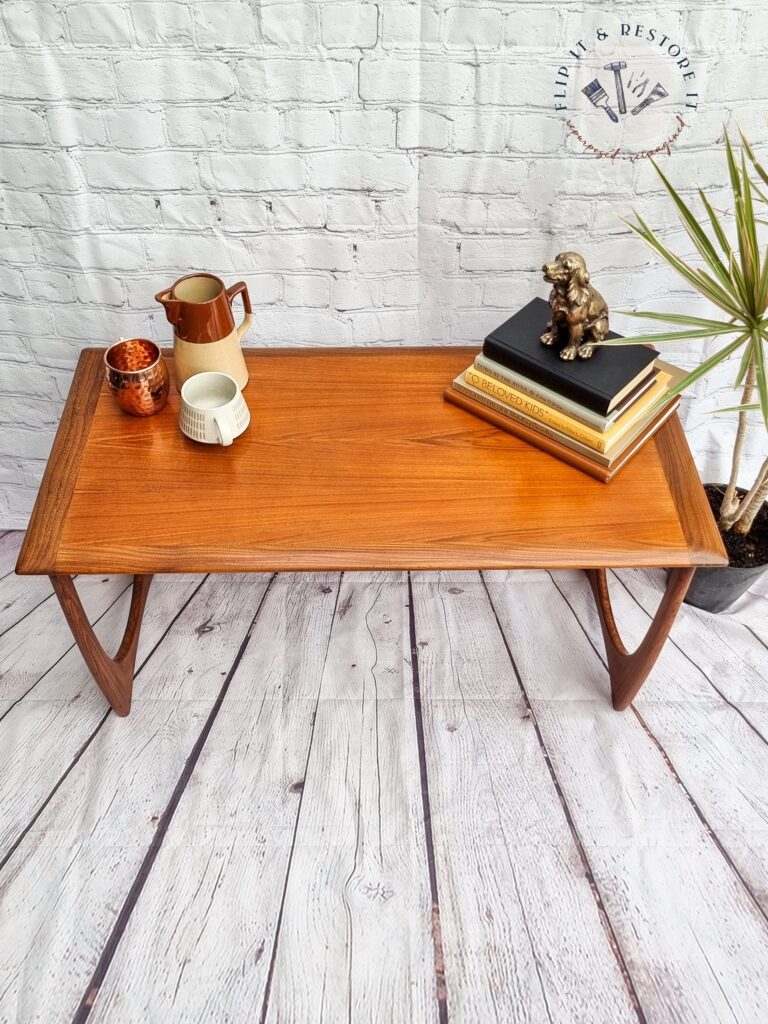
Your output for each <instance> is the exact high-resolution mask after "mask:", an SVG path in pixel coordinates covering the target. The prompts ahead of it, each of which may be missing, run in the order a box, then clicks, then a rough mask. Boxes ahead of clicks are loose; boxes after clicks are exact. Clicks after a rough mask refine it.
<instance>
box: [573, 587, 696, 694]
mask: <svg viewBox="0 0 768 1024" xmlns="http://www.w3.org/2000/svg"><path fill="white" fill-rule="evenodd" d="M693 573H694V570H693V569H672V570H670V573H669V577H668V579H667V587H666V590H665V591H664V596H663V597H662V599H661V604H660V605H659V607H658V609H657V610H656V614H655V615H654V617H653V621H652V622H651V625H650V626H649V627H648V632H647V633H646V634H645V637H644V638H643V640H642V642H641V643H640V645H639V647H638V648H637V649H636V650H634V651H632V652H631V653H630V652H629V651H628V650H627V649H626V647H625V646H624V644H623V643H622V641H621V637H620V636H619V630H618V627H617V626H616V620H615V619H614V617H613V609H612V608H611V597H610V594H609V593H608V580H607V579H606V575H605V569H587V576H588V577H589V582H590V584H591V586H592V593H593V594H594V595H595V603H596V604H597V611H598V613H599V615H600V625H601V626H602V629H603V640H604V641H605V653H606V658H607V661H608V673H609V675H610V677H611V697H612V700H613V706H614V708H615V709H616V710H617V711H623V710H624V709H625V708H628V707H629V705H630V704H631V703H632V700H633V699H634V697H635V695H636V694H637V692H638V690H639V689H640V687H641V686H642V685H643V683H644V682H645V680H646V679H647V678H648V674H649V672H650V671H651V669H652V668H653V666H654V663H655V661H656V659H657V658H658V656H659V654H660V652H661V648H662V647H663V646H664V641H665V640H666V639H667V636H668V635H669V631H670V629H671V628H672V623H673V622H674V621H675V618H676V617H677V612H678V609H679V608H680V605H681V603H682V600H683V598H684V597H685V595H686V592H687V590H688V586H689V584H690V582H691V578H692V576H693Z"/></svg>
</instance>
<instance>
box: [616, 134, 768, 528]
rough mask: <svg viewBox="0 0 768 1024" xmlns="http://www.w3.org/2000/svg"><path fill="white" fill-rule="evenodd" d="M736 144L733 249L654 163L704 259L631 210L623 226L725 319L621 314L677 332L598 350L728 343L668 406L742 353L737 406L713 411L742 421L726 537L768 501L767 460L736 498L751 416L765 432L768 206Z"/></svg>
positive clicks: (711, 218)
mask: <svg viewBox="0 0 768 1024" xmlns="http://www.w3.org/2000/svg"><path fill="white" fill-rule="evenodd" d="M741 140H742V148H741V153H740V156H739V159H738V160H737V158H736V155H735V154H734V151H733V148H732V146H731V143H730V140H729V138H728V135H727V133H726V135H725V154H726V160H727V165H728V174H729V177H730V182H731V190H732V192H733V220H734V223H735V237H736V242H735V246H732V245H731V243H730V241H729V239H728V236H727V234H726V231H725V227H724V224H723V222H721V219H720V218H719V217H718V215H717V213H716V212H715V210H714V209H713V207H712V205H711V203H710V202H709V200H708V199H707V197H706V195H705V193H704V191H703V190H702V189H699V190H698V194H699V197H700V199H701V203H702V207H703V213H704V214H705V216H704V217H702V221H703V223H705V224H706V225H707V229H705V227H704V226H702V223H700V221H699V219H698V218H697V217H696V215H695V214H694V213H693V212H692V210H691V209H690V207H689V206H688V205H687V204H686V203H685V201H684V200H683V199H682V197H681V196H680V195H679V193H678V192H677V191H676V190H675V189H674V188H673V186H672V185H671V184H670V182H669V181H668V180H667V178H666V177H665V175H664V174H663V173H662V171H661V169H660V168H659V166H658V165H657V164H656V163H655V162H654V167H655V168H656V171H657V173H658V175H659V177H660V178H661V180H662V182H663V183H664V187H665V188H666V190H667V192H668V193H669V195H670V197H671V199H672V202H673V203H674V205H675V208H676V210H677V214H678V217H679V218H680V221H681V222H682V224H683V226H684V228H685V230H686V231H687V233H688V235H689V237H690V239H691V241H692V242H693V244H694V246H695V248H696V251H697V252H698V254H699V257H700V258H701V262H702V266H698V267H694V266H692V265H691V264H690V263H689V262H687V261H686V260H685V259H683V258H682V257H680V256H677V255H676V254H675V253H673V252H672V251H671V250H670V249H668V248H667V247H666V246H665V245H664V243H663V242H662V241H661V240H660V239H659V238H658V236H657V235H656V234H655V233H654V232H653V231H652V230H651V228H650V227H649V226H648V225H647V224H646V222H645V221H644V220H643V218H642V217H641V216H640V215H639V214H638V213H637V212H636V211H633V212H634V216H635V221H631V220H625V221H624V223H625V224H627V225H628V226H629V227H630V228H631V229H632V231H634V232H635V234H637V235H639V236H640V238H642V240H643V241H644V242H645V243H646V244H647V245H648V246H650V248H651V249H653V250H654V252H656V253H657V254H658V255H659V256H661V258H662V259H663V260H664V261H665V262H666V263H668V264H669V266H670V267H672V269H673V270H675V271H677V273H678V274H680V276H681V277H683V278H684V279H685V280H686V281H687V282H688V283H689V284H691V285H693V287H694V288H695V289H696V290H697V291H698V292H699V293H700V294H701V295H703V296H705V297H706V298H707V299H709V300H710V302H712V303H713V304H714V305H715V306H717V307H718V308H719V309H720V310H722V312H723V314H724V318H723V319H722V320H709V319H705V318H702V317H696V316H688V315H686V314H683V313H653V312H639V311H629V310H626V311H623V312H626V313H627V314H628V315H629V316H637V317H643V318H645V319H648V320H659V321H662V322H664V323H667V324H670V325H672V327H673V328H674V329H672V330H668V331H666V332H664V333H659V334H645V335H641V336H635V337H633V338H621V339H615V340H614V341H604V342H603V343H602V344H604V345H610V344H635V345H637V344H646V343H649V342H651V343H653V344H657V343H665V342H675V341H686V340H691V341H699V342H701V341H703V340H704V339H706V338H714V337H718V338H722V340H723V341H724V342H725V344H723V346H722V347H721V348H720V349H719V350H718V351H717V352H716V353H715V354H714V355H712V356H709V357H708V358H707V359H705V360H703V361H702V362H701V364H700V365H699V366H698V367H697V368H696V369H695V370H693V371H692V372H691V373H689V374H687V376H685V377H684V378H683V379H682V380H681V381H680V382H679V383H678V384H677V385H676V386H675V387H673V388H672V389H671V390H670V391H669V392H668V394H667V395H666V396H665V399H664V400H663V401H665V402H666V401H669V400H670V399H672V398H674V396H675V395H677V394H679V393H680V392H681V391H684V390H685V389H686V388H687V387H689V386H690V385H691V384H693V383H694V381H697V380H698V379H699V378H700V377H704V376H705V375H706V374H708V373H709V372H710V371H711V370H713V369H714V368H715V367H716V366H718V365H719V364H720V363H722V362H725V360H726V359H730V358H731V357H736V356H737V355H738V354H739V353H740V362H739V364H738V371H737V373H736V378H735V380H734V385H733V386H734V388H735V389H737V390H738V389H739V388H740V389H741V390H742V394H741V401H740V403H739V404H738V405H735V406H733V407H732V408H729V409H722V410H718V411H720V412H734V413H738V418H739V419H738V428H737V431H736V438H735V442H734V447H733V458H732V464H731V474H730V480H729V482H728V486H727V487H726V490H725V494H724V496H723V500H722V503H721V507H720V513H719V525H720V528H721V530H723V531H724V532H726V531H728V530H733V531H734V532H736V533H742V534H746V533H749V530H750V528H751V526H752V524H753V522H754V520H755V517H756V515H757V513H758V512H759V510H760V508H761V506H762V503H763V501H764V500H765V498H766V496H768V458H766V459H764V460H763V463H762V465H761V467H760V469H759V470H758V473H757V477H756V478H755V480H754V483H753V484H752V486H751V487H750V488H749V489H748V490H747V492H746V493H745V494H743V495H741V496H740V495H739V493H738V490H737V480H738V476H739V466H740V462H741V458H742V455H743V452H744V444H745V440H746V435H747V425H748V418H749V417H750V416H753V415H757V416H760V418H761V419H762V421H763V423H762V425H763V426H764V427H765V428H766V430H767V431H768V372H767V371H766V363H767V362H768V340H767V339H768V312H767V310H768V247H767V248H766V249H765V252H764V254H763V257H762V260H761V256H760V246H759V243H758V237H757V224H758V223H759V222H760V220H759V218H758V217H756V215H755V205H756V203H768V195H766V194H765V193H764V192H763V191H762V190H761V188H760V186H758V185H757V184H756V183H755V182H754V181H753V180H752V178H751V175H750V171H752V172H753V173H755V174H756V175H757V176H758V178H759V179H760V181H761V183H762V184H764V185H768V173H767V172H766V171H765V170H764V168H763V167H762V166H761V164H760V163H759V161H758V160H757V158H756V156H755V154H754V152H753V150H752V147H751V146H750V144H749V142H748V141H747V139H746V138H745V137H744V135H743V134H742V136H741ZM762 223H765V222H762ZM766 437H768V434H767V435H766Z"/></svg>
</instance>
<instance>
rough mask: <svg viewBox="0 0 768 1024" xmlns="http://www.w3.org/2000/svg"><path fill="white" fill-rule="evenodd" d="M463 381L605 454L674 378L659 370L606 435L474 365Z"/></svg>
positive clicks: (661, 394)
mask: <svg viewBox="0 0 768 1024" xmlns="http://www.w3.org/2000/svg"><path fill="white" fill-rule="evenodd" d="M464 377H465V379H466V381H467V383H469V384H471V385H472V386H473V387H476V388H478V389H479V390H480V391H484V392H485V393H486V394H487V395H491V396H493V397H494V398H495V399H496V400H497V401H499V402H503V403H504V404H505V405H508V406H510V408H512V409H517V411H518V412H521V413H524V414H525V415H526V416H530V417H531V419H534V420H538V421H539V422H540V423H544V424H546V425H547V426H549V427H554V429H555V430H559V431H561V433H563V434H567V435H568V437H572V438H573V439H574V441H580V442H581V443H582V444H585V445H587V446H588V447H590V448H594V450H595V451H597V452H603V453H605V452H608V451H609V450H610V449H611V448H612V447H613V446H614V445H615V444H617V443H618V442H619V441H620V440H621V438H622V437H623V436H624V434H626V432H627V431H628V430H630V429H631V428H632V427H633V426H634V424H635V423H637V421H638V420H639V419H640V418H641V416H643V415H645V413H646V412H647V411H648V409H650V407H651V406H652V405H653V403H654V402H656V401H658V400H659V399H660V398H661V397H662V396H663V395H664V394H665V392H666V391H667V389H668V388H669V382H670V381H671V380H672V376H671V374H669V373H665V372H664V371H663V370H659V372H658V373H657V374H656V380H655V381H654V382H653V384H652V385H651V386H650V388H648V390H647V391H644V392H643V394H642V395H641V396H640V398H639V399H638V400H637V402H635V403H634V405H631V406H630V407H629V409H627V411H626V412H624V413H622V415H621V416H619V418H618V419H617V420H616V422H615V423H612V424H611V426H610V427H609V428H608V430H606V431H605V432H603V431H600V430H596V429H595V428H594V427H589V426H587V425H586V424H585V423H581V422H580V421H579V420H575V419H574V418H573V417H572V416H568V414H567V413H564V412H561V411H560V410H559V409H554V408H553V407H552V406H551V405H547V403H546V402H542V401H540V400H538V399H536V398H531V396H530V395H527V394H526V393H525V392H524V391H518V389H517V388H514V387H512V386H511V385H509V384H504V383H503V382H502V381H500V380H496V378H495V377H489V376H488V374H487V373H483V372H482V370H478V369H477V368H476V367H475V366H474V365H473V366H470V367H469V369H468V370H467V371H466V372H465V374H464Z"/></svg>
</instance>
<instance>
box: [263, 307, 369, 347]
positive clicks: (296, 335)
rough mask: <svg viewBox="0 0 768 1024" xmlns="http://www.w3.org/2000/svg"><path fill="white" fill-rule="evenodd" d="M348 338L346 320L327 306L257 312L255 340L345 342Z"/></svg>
mask: <svg viewBox="0 0 768 1024" xmlns="http://www.w3.org/2000/svg"><path fill="white" fill-rule="evenodd" d="M349 341H350V336H349V325H348V324H347V322H346V320H344V319H343V318H342V317H340V316H338V315H337V314H336V313H334V312H332V311H330V310H327V309H322V310H321V309H317V310H312V311H311V312H308V311H306V310H300V309H285V308H282V309H280V310H263V311H262V312H261V313H260V314H259V344H266V345H345V344H348V343H349Z"/></svg>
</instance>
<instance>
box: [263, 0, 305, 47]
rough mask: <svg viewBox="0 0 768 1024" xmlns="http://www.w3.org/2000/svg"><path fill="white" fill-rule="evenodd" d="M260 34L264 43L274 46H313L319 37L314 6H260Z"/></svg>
mask: <svg viewBox="0 0 768 1024" xmlns="http://www.w3.org/2000/svg"><path fill="white" fill-rule="evenodd" d="M261 34H262V36H263V37H264V40H265V41H266V42H268V43H274V44H275V45H276V46H285V47H291V46H300V47H308V46H314V45H315V44H316V42H317V39H318V35H319V30H318V10H317V7H316V5H314V4H311V3H287V4H286V3H282V4H262V6H261Z"/></svg>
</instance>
